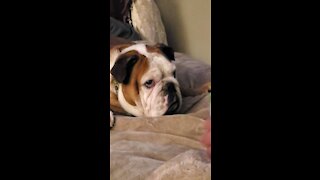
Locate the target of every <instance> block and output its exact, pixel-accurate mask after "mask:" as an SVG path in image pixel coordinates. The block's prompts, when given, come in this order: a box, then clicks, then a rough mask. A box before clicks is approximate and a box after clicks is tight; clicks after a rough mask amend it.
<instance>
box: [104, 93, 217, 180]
mask: <svg viewBox="0 0 320 180" xmlns="http://www.w3.org/2000/svg"><path fill="white" fill-rule="evenodd" d="M208 98H209V95H200V96H197V97H193V98H189V99H184V101H185V102H184V103H186V104H188V103H192V104H193V105H192V108H191V109H189V112H188V113H187V114H176V115H170V116H169V115H168V116H162V117H157V118H145V117H128V116H116V119H117V122H116V126H115V127H114V128H113V129H112V130H111V131H110V179H112V180H122V179H123V180H124V179H126V180H136V179H137V180H139V179H146V180H157V179H159V180H160V179H161V180H162V179H163V180H170V179H181V180H182V179H183V180H188V179H190V180H207V179H208V180H209V179H210V177H211V171H210V169H211V162H210V160H209V158H208V157H207V155H206V153H205V150H204V148H203V146H202V144H201V143H200V142H199V140H200V138H201V136H202V134H203V132H204V128H203V122H204V119H205V118H206V117H208V114H209V100H208Z"/></svg>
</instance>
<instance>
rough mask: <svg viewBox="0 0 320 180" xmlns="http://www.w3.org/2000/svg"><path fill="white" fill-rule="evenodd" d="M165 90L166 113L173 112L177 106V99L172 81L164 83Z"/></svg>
mask: <svg viewBox="0 0 320 180" xmlns="http://www.w3.org/2000/svg"><path fill="white" fill-rule="evenodd" d="M165 89H166V92H167V94H168V110H167V113H166V114H173V113H174V112H175V111H176V110H177V109H178V107H179V99H178V96H177V90H176V88H175V85H174V83H171V82H169V83H167V84H166V88H165Z"/></svg>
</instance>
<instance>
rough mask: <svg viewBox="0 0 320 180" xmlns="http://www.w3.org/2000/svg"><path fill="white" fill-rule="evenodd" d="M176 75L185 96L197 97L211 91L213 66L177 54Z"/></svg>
mask: <svg viewBox="0 0 320 180" xmlns="http://www.w3.org/2000/svg"><path fill="white" fill-rule="evenodd" d="M175 59H176V60H175V61H174V63H175V64H176V74H177V79H178V82H179V83H180V89H181V93H182V95H183V96H185V97H186V96H197V95H200V94H204V93H208V91H209V90H211V65H209V64H206V63H204V62H202V61H199V60H196V59H194V58H191V57H189V56H187V55H185V54H183V53H178V52H176V53H175Z"/></svg>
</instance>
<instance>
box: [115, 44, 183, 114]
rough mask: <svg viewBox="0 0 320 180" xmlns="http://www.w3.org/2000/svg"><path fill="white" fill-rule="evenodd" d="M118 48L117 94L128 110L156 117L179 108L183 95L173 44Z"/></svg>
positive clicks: (116, 63)
mask: <svg viewBox="0 0 320 180" xmlns="http://www.w3.org/2000/svg"><path fill="white" fill-rule="evenodd" d="M118 52H119V53H118V54H117V55H115V57H114V58H115V61H114V64H113V65H112V68H111V75H112V76H113V77H114V78H115V79H116V81H118V82H119V83H120V84H119V90H118V93H117V96H118V100H119V103H120V104H121V106H122V108H123V109H124V110H125V111H127V112H129V113H130V114H132V115H134V116H147V117H155V116H161V115H164V114H173V113H174V112H176V111H177V110H178V109H179V108H180V106H181V99H182V98H181V92H180V88H179V84H178V81H177V80H176V78H175V70H176V67H175V65H174V64H173V63H172V61H173V60H174V54H173V53H174V52H173V50H172V49H171V48H169V47H167V46H164V45H161V44H158V45H155V46H148V45H145V44H135V45H130V46H127V47H123V48H121V49H118Z"/></svg>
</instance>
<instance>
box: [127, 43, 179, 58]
mask: <svg viewBox="0 0 320 180" xmlns="http://www.w3.org/2000/svg"><path fill="white" fill-rule="evenodd" d="M132 50H134V51H137V52H138V53H139V54H141V55H143V56H145V57H147V58H148V59H150V60H152V59H153V58H154V57H155V56H157V57H160V56H163V58H165V59H167V60H168V61H169V62H171V61H174V60H175V59H174V51H173V49H172V48H170V47H168V46H166V45H164V44H156V45H153V46H150V45H147V44H144V43H138V44H134V45H131V46H129V47H127V48H124V49H123V50H122V51H121V54H125V53H127V52H129V51H132Z"/></svg>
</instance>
